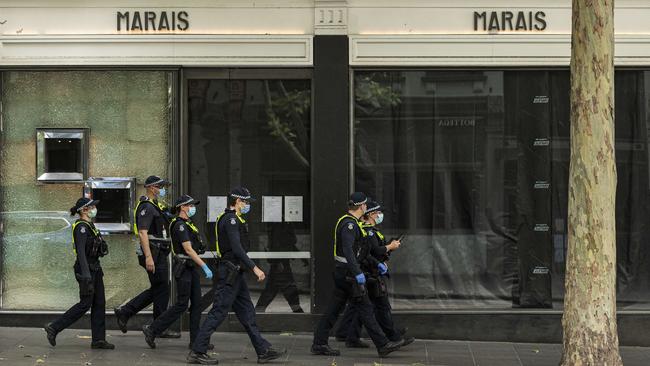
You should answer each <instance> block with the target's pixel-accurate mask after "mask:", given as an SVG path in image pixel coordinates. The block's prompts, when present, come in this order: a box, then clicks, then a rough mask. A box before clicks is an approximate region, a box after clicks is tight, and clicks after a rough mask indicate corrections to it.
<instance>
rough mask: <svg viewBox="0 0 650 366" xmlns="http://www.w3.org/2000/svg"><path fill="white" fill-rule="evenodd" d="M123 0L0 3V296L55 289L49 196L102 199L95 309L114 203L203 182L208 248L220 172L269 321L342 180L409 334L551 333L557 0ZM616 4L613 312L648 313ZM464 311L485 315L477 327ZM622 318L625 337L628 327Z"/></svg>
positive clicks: (636, 20) (309, 260)
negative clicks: (376, 219)
mask: <svg viewBox="0 0 650 366" xmlns="http://www.w3.org/2000/svg"><path fill="white" fill-rule="evenodd" d="M135 4H136V3H134V2H132V1H122V0H118V1H114V2H112V3H111V5H110V6H107V5H106V4H105V3H104V2H100V1H95V0H86V1H83V2H78V1H67V0H62V1H57V2H51V1H49V2H48V1H37V0H27V1H12V0H5V1H2V2H0V91H1V92H0V212H1V216H0V243H1V244H2V245H1V247H0V248H1V249H0V250H1V253H2V262H0V266H1V267H0V270H1V273H2V275H1V278H0V279H1V281H0V288H1V291H0V314H2V313H3V312H4V313H7V314H9V313H10V314H17V313H20V314H32V313H34V312H43V311H45V312H57V311H62V310H64V309H66V308H67V307H68V305H70V304H71V303H72V302H74V301H76V300H75V299H76V293H77V292H76V291H77V290H76V284H75V281H74V278H73V275H72V271H70V268H71V266H72V263H73V261H74V257H73V253H72V249H71V243H70V225H71V222H72V221H71V220H72V218H70V217H69V215H67V214H66V211H67V209H68V208H69V207H70V206H72V204H73V202H74V200H75V199H76V198H78V197H79V196H80V195H81V194H89V195H93V196H96V198H100V199H102V201H103V202H102V205H101V206H100V207H99V212H100V216H99V217H98V222H99V223H100V225H101V227H102V228H103V230H104V231H105V232H107V233H108V236H107V237H108V241H109V244H110V247H111V248H110V255H109V256H108V257H106V258H105V260H104V261H103V262H104V267H105V272H106V274H107V275H106V280H105V281H106V289H107V291H106V292H107V302H108V306H109V307H110V306H116V305H119V304H121V303H122V302H124V301H126V300H127V299H128V298H130V297H131V296H133V295H134V294H136V293H138V292H139V291H140V290H141V289H142V288H143V287H145V286H146V279H145V277H144V275H143V273H142V270H141V269H140V267H139V266H138V264H137V260H136V257H135V254H134V246H135V245H137V241H136V238H135V237H134V236H133V235H132V234H130V232H129V230H130V223H131V220H132V218H131V213H130V212H131V209H132V207H133V202H134V200H135V199H136V197H137V196H139V195H140V194H142V192H143V186H142V185H143V181H144V178H146V177H147V176H148V175H151V174H157V175H161V176H165V177H169V178H170V179H171V180H172V181H173V183H174V184H173V185H172V189H171V190H172V197H176V196H178V195H179V194H181V193H189V194H190V195H192V196H193V197H195V198H197V199H199V200H201V201H202V203H203V204H202V205H201V207H200V210H198V213H197V216H196V221H197V222H198V223H199V224H200V228H201V229H202V231H203V232H204V233H205V236H206V240H207V242H208V243H210V244H209V245H210V246H211V247H213V246H214V233H213V232H214V221H215V218H216V215H217V214H218V213H219V212H220V210H222V209H223V206H224V203H223V202H224V201H223V197H224V196H225V195H226V193H227V192H228V190H229V188H230V187H232V186H234V185H239V184H243V185H245V186H247V187H248V188H250V189H251V191H252V192H253V193H254V194H255V195H256V196H257V197H258V198H259V200H258V201H257V202H256V204H255V205H254V206H253V210H252V212H251V214H250V215H249V222H250V223H251V230H252V232H253V243H252V245H253V248H252V250H251V251H252V253H251V256H252V257H253V258H255V259H256V260H257V261H259V263H260V264H261V266H262V267H263V268H264V269H265V270H267V271H269V273H270V276H269V280H268V281H267V282H268V283H267V284H262V285H257V284H254V283H253V282H252V281H251V286H252V287H253V289H254V293H255V297H257V298H262V300H259V301H260V303H259V307H258V311H260V312H262V311H265V312H266V313H267V314H265V315H264V316H263V317H262V319H268V321H269V322H270V323H273V322H274V320H273V319H274V317H275V319H287V318H286V317H287V316H288V315H285V314H284V313H291V312H292V311H295V310H297V307H296V305H297V304H296V299H295V298H296V294H297V297H298V299H299V300H298V301H299V304H298V305H299V306H300V307H301V308H302V309H303V310H305V311H306V312H308V313H312V314H317V313H320V312H322V311H323V310H324V307H325V306H326V304H327V301H328V299H329V297H330V293H331V288H332V284H331V267H332V265H333V258H332V254H331V251H332V229H333V225H334V223H335V222H336V219H337V218H338V216H340V215H341V214H342V212H343V211H344V210H345V205H346V201H347V196H348V194H349V193H350V192H351V191H353V190H361V191H364V192H366V193H367V194H368V195H369V196H371V197H373V198H375V199H377V200H378V201H380V202H381V203H382V204H383V205H384V206H385V209H384V212H385V215H386V220H385V223H384V224H383V225H382V226H383V230H384V232H385V233H386V235H387V237H397V236H399V235H401V234H406V239H405V241H404V245H403V246H402V248H401V249H400V250H399V251H397V252H395V253H394V255H393V256H392V258H391V260H390V264H389V266H390V271H391V279H390V293H391V301H392V305H393V307H394V309H395V310H396V311H397V312H398V313H399V319H400V320H401V321H402V322H404V323H407V324H409V325H410V326H411V328H413V329H415V332H416V333H417V332H419V334H422V335H428V336H433V337H444V338H473V339H513V340H535V341H540V340H541V341H544V340H555V339H557V337H558V335H559V333H558V332H559V328H558V324H559V323H558V320H559V316H560V314H561V310H562V301H563V289H564V284H563V282H564V268H565V262H564V261H565V254H566V246H567V236H566V235H567V227H566V226H567V191H568V187H567V185H568V163H569V151H570V150H569V126H570V118H569V108H570V103H569V69H568V66H569V58H570V41H571V40H570V32H571V4H570V2H569V1H564V0H562V1H560V0H551V1H534V0H524V1H520V2H517V4H516V5H517V6H516V7H515V6H513V4H512V2H506V1H501V0H491V1H478V0H476V1H464V2H462V4H461V3H459V2H452V1H446V0H444V1H443V0H436V1H422V0H404V1H399V2H395V1H385V0H373V1H370V0H347V1H346V0H284V1H283V0H275V1H272V0H262V1H248V0H242V1H230V0H220V1H206V0H192V1H184V2H179V1H171V0H169V1H164V0H141V1H139V2H137V5H135ZM615 17H616V19H615V27H616V54H615V66H616V159H617V166H618V192H617V207H616V209H617V230H618V232H617V247H618V251H617V255H618V258H617V263H618V279H617V297H618V306H619V311H620V312H621V314H622V315H621V317H620V318H621V319H622V320H621V321H622V322H623V324H621V328H622V329H627V328H626V324H630V325H629V327H632V328H633V327H634V326H637V327H638V326H639V324H645V323H644V322H647V320H645V318H646V312H647V311H648V310H650V266H649V265H648V264H649V263H650V247H648V246H647V245H646V241H647V239H646V238H648V237H649V235H648V234H650V233H649V232H648V231H649V230H650V229H649V227H650V226H648V225H647V224H646V221H645V220H646V219H647V217H648V212H647V210H648V208H647V207H648V199H649V194H650V175H649V174H648V172H649V168H650V159H649V156H648V149H649V148H650V144H649V143H650V141H649V139H648V134H649V131H650V26H648V22H647V19H649V18H650V4H648V3H647V2H644V1H640V0H620V1H618V2H617V3H616V11H615ZM208 256H209V255H208ZM127 284H128V285H127ZM204 285H205V286H204V290H205V291H206V292H207V291H208V290H209V288H210V283H208V282H207V281H206V282H205V284H204ZM206 296H209V294H207V295H206ZM255 301H257V299H255ZM648 315H650V313H648ZM292 316H293V317H295V318H291V319H304V318H299V317H301V316H302V315H292ZM305 316H306V317H309V315H305ZM540 319H541V320H540ZM263 321H264V320H263ZM536 321H541V322H548V324H550V325H549V327H548V328H547V329H546V330H544V331H539V328H543V327H536V326H533V325H530V324H531V323H534V322H536ZM423 322H424V324H437V325H438V326H436V327H435V328H436V329H433V330H431V329H427V326H425V325H423ZM625 322H627V323H625ZM304 324H305V328H309V326H310V323H309V321H307V322H305V323H304ZM545 324H546V323H545ZM485 325H487V326H494V327H495V329H502V331H501V332H500V334H499V335H492V336H487V337H486V336H485V335H481V334H480V333H481V329H484V328H483V327H484V326H485ZM527 327H530V328H527ZM461 328H463V329H465V330H462V331H460V330H459V329H461ZM632 328H630V329H632ZM508 329H510V330H508ZM512 329H519V330H522V329H530V330H531V331H530V333H531V334H529V335H522V334H519V335H517V334H516V333H517V332H513V331H512ZM535 329H536V330H535ZM549 329H550V330H549ZM535 331H537V332H538V334H537V335H532V334H533V333H535ZM497 333H499V332H497ZM524 333H525V332H524ZM629 334H630V336H629V339H628V340H626V338H625V336H624V337H623V338H622V342H623V343H628V344H635V343H648V342H650V339H642V338H639V337H638V334H636V333H635V332H634V331H633V330H630V333H629ZM632 335H634V336H632ZM646 337H647V336H646Z"/></svg>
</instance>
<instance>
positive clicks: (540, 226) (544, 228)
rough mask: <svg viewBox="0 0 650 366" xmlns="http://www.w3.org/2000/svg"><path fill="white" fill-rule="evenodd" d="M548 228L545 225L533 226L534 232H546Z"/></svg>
mask: <svg viewBox="0 0 650 366" xmlns="http://www.w3.org/2000/svg"><path fill="white" fill-rule="evenodd" d="M548 230H549V226H548V225H547V224H535V231H548Z"/></svg>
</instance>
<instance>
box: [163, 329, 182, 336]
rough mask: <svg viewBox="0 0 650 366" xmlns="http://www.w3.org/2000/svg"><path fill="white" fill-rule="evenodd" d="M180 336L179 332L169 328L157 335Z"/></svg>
mask: <svg viewBox="0 0 650 366" xmlns="http://www.w3.org/2000/svg"><path fill="white" fill-rule="evenodd" d="M180 337H181V333H180V332H176V331H173V330H169V329H167V330H166V331H164V332H162V334H161V335H159V336H158V338H180Z"/></svg>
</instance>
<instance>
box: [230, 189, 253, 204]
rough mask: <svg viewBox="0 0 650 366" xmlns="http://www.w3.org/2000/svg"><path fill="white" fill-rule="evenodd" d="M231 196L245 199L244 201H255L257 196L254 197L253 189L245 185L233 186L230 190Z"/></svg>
mask: <svg viewBox="0 0 650 366" xmlns="http://www.w3.org/2000/svg"><path fill="white" fill-rule="evenodd" d="M230 197H234V198H239V199H240V200H244V201H255V198H253V196H252V195H251V191H249V190H248V189H247V188H245V187H236V188H233V189H232V190H231V191H230Z"/></svg>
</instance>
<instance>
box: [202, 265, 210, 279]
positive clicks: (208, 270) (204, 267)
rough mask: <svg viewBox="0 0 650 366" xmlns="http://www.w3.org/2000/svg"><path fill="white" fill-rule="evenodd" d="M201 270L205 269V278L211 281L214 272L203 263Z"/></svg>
mask: <svg viewBox="0 0 650 366" xmlns="http://www.w3.org/2000/svg"><path fill="white" fill-rule="evenodd" d="M201 269H203V272H205V278H207V279H211V278H212V271H211V270H210V267H208V265H207V264H205V263H203V265H202V266H201Z"/></svg>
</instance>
